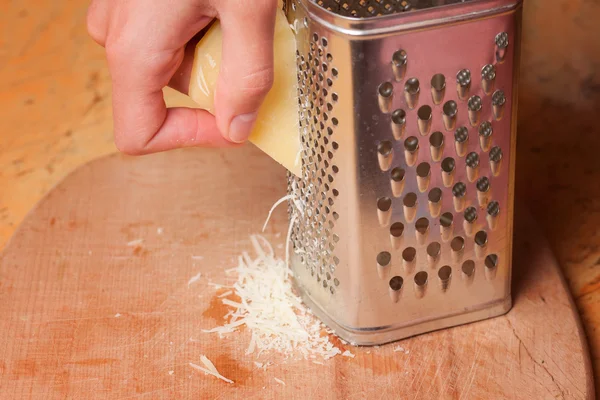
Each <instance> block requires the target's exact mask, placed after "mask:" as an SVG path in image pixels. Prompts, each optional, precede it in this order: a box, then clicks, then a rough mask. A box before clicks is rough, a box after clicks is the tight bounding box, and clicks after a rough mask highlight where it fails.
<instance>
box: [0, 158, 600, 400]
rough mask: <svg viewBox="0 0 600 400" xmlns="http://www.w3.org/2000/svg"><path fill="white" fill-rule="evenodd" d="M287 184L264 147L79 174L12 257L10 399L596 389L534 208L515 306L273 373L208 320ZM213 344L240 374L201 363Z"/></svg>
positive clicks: (438, 395) (122, 162) (218, 359)
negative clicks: (196, 366) (206, 369)
mask: <svg viewBox="0 0 600 400" xmlns="http://www.w3.org/2000/svg"><path fill="white" fill-rule="evenodd" d="M216 166H218V167H216ZM283 182H285V174H284V172H283V171H282V170H281V168H279V167H278V166H277V164H276V163H275V162H274V161H272V160H271V159H269V158H268V157H267V156H265V155H264V154H262V153H260V152H259V151H258V150H255V149H253V148H251V147H246V148H243V149H236V150H231V151H217V150H184V151H175V152H170V153H165V154H158V155H153V156H147V157H142V158H127V157H123V156H110V157H106V158H102V159H100V160H98V161H94V162H92V163H90V164H87V165H85V166H84V167H82V168H80V169H78V170H77V171H76V172H74V173H73V174H72V175H70V176H69V177H67V179H66V180H65V181H63V182H62V183H60V184H59V185H58V186H57V187H56V188H55V189H54V190H52V191H51V192H50V194H48V195H47V196H46V197H45V198H44V199H43V200H42V202H41V203H40V204H39V205H38V206H37V207H36V208H35V209H34V210H33V211H32V212H31V213H30V214H29V216H28V217H27V218H26V219H25V221H24V222H23V223H22V225H21V226H20V228H19V229H18V230H17V232H16V234H15V236H14V237H13V238H12V240H11V241H10V243H9V244H8V246H7V248H6V250H5V251H4V253H3V254H2V255H1V256H0V285H1V286H0V332H2V333H3V334H2V336H1V337H0V349H2V350H0V351H1V352H2V354H3V357H2V359H1V360H0V389H1V390H0V398H3V399H4V398H6V399H9V398H10V399H15V398H18V399H30V398H31V399H37V398H44V399H47V400H49V399H62V398H70V399H107V398H111V399H113V398H114V399H116V398H152V399H175V398H176V399H198V398H202V399H204V398H207V399H208V398H225V399H242V398H243V399H264V398H282V399H305V398H310V399H367V398H381V399H399V398H415V399H490V398H493V399H556V398H559V399H589V398H593V385H592V374H591V368H590V361H589V357H588V352H587V346H586V342H585V340H584V338H583V335H582V330H581V327H580V324H579V318H578V316H577V314H576V312H575V311H574V306H573V303H572V301H571V298H570V295H569V293H568V290H567V288H566V286H565V284H564V282H563V280H562V279H561V277H560V272H559V269H558V266H557V263H556V260H555V259H554V257H553V255H552V252H551V251H550V250H549V248H548V244H547V242H546V241H545V240H544V239H543V237H542V236H541V234H540V232H539V231H538V230H537V229H536V228H535V223H534V222H533V220H532V219H531V217H530V216H529V215H528V214H527V213H526V212H524V211H523V210H522V209H520V210H519V211H518V212H519V214H518V217H519V218H518V219H517V221H518V222H517V229H516V232H517V235H516V241H515V243H516V248H515V261H514V271H515V273H514V279H515V281H514V286H513V287H514V289H513V291H514V308H513V309H512V310H511V311H510V312H509V313H508V314H507V315H506V316H502V317H498V318H495V319H491V320H487V321H482V322H480V323H474V324H470V325H465V326H461V327H457V328H453V329H448V330H444V331H439V332H434V333H431V334H427V335H422V336H418V337H416V338H411V339H407V340H403V341H401V342H398V343H395V344H390V345H386V346H381V347H378V348H372V347H363V348H353V347H351V346H348V347H346V346H343V345H341V344H340V346H341V347H342V349H343V350H344V349H349V350H351V351H352V352H353V353H355V354H356V357H355V358H348V357H341V356H338V357H336V358H334V359H332V360H330V361H327V362H325V365H317V364H314V363H312V362H310V361H293V360H287V361H285V360H283V359H282V357H281V356H277V355H275V356H274V357H272V358H271V357H269V358H267V359H270V360H272V361H275V362H276V365H274V366H271V367H269V368H268V370H267V372H264V371H262V370H260V369H257V368H256V367H255V366H254V364H253V360H254V358H251V357H248V356H245V355H244V351H245V349H246V347H247V345H248V341H249V335H248V332H245V331H242V332H241V333H240V334H236V335H233V336H228V337H226V338H224V339H219V338H218V336H217V335H213V334H207V333H202V332H201V330H202V329H207V328H211V327H213V326H215V325H216V324H220V323H222V317H223V316H224V314H225V313H226V311H227V309H226V307H224V306H223V305H222V304H220V299H219V298H218V297H217V296H218V295H219V294H220V292H219V291H216V290H215V289H214V288H213V287H211V286H210V285H209V282H211V281H212V282H217V283H218V282H225V281H226V276H225V272H224V270H225V269H226V268H228V267H231V266H234V265H235V264H236V261H235V260H236V257H237V255H238V254H240V253H241V251H243V250H249V249H250V244H249V240H248V239H249V235H250V234H252V233H256V232H258V231H259V229H260V227H261V226H262V223H263V219H264V217H265V214H266V212H267V211H268V210H269V208H270V206H271V204H272V203H273V202H274V201H275V200H277V199H278V198H279V197H281V196H282V195H283V194H284V189H283V188H284V185H283ZM286 229H287V216H286V214H285V211H284V210H283V209H281V210H279V211H277V212H276V213H275V214H274V216H273V219H272V222H271V224H270V229H269V231H268V232H267V237H269V238H270V240H271V241H272V242H273V243H274V244H275V247H276V248H278V249H280V250H278V251H279V254H280V255H281V256H283V254H282V253H283V250H281V248H282V247H283V246H282V245H283V241H284V239H283V238H284V236H285V232H286ZM277 233H280V234H281V233H283V234H281V235H280V236H279V237H278V236H277V235H276V234H277ZM136 240H137V241H138V242H137V244H135V245H132V244H131V242H132V241H136ZM194 256H196V257H194ZM197 256H202V257H203V259H202V260H199V259H198V257H197ZM198 272H201V273H202V277H201V278H200V279H199V280H198V281H197V282H195V283H192V284H191V285H190V284H189V283H188V282H189V280H190V278H191V277H192V276H194V275H196V274H197V273H198ZM479 272H481V271H479ZM334 340H335V339H334ZM336 342H337V340H336ZM398 345H400V346H402V347H403V348H404V349H406V350H407V352H394V349H395V347H396V346H398ZM201 354H205V355H207V356H208V357H209V358H210V359H211V360H213V361H214V362H215V364H216V366H217V368H218V369H219V370H220V371H221V373H222V374H223V375H225V376H227V377H228V378H230V379H232V380H234V381H235V384H234V385H229V384H227V383H225V382H222V381H219V380H217V379H215V378H213V377H210V376H206V375H204V374H202V373H199V372H197V371H195V370H193V369H192V368H191V367H190V366H189V362H194V363H198V362H199V358H200V355H201ZM263 361H264V359H263ZM170 371H172V372H170ZM274 378H278V379H281V380H282V381H284V382H285V386H283V385H281V384H279V383H277V382H276V381H275V379H274Z"/></svg>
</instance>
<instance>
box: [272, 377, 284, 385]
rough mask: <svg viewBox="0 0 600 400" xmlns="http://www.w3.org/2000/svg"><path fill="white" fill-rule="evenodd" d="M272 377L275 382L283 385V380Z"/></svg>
mask: <svg viewBox="0 0 600 400" xmlns="http://www.w3.org/2000/svg"><path fill="white" fill-rule="evenodd" d="M273 379H275V382H277V383H279V384H282V385H283V386H285V382H284V381H282V380H281V379H279V378H273Z"/></svg>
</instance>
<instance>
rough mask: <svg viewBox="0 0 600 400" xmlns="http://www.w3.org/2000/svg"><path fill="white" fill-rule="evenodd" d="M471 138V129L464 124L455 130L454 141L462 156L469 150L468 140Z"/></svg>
mask: <svg viewBox="0 0 600 400" xmlns="http://www.w3.org/2000/svg"><path fill="white" fill-rule="evenodd" d="M468 140H469V131H468V129H467V128H465V127H464V126H461V127H459V128H458V129H457V130H456V131H455V132H454V141H455V147H456V154H457V155H458V156H459V157H462V156H464V155H465V153H466V152H467V141H468Z"/></svg>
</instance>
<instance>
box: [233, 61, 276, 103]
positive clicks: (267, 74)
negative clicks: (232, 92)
mask: <svg viewBox="0 0 600 400" xmlns="http://www.w3.org/2000/svg"><path fill="white" fill-rule="evenodd" d="M273 80H274V70H273V67H272V66H264V67H262V68H258V69H254V70H253V71H250V72H249V73H247V74H246V75H244V76H243V77H242V78H241V82H240V85H239V88H238V90H239V91H240V92H241V93H242V94H244V95H246V96H252V97H262V96H265V95H266V94H267V93H268V92H269V90H271V88H272V87H273Z"/></svg>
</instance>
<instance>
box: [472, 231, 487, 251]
mask: <svg viewBox="0 0 600 400" xmlns="http://www.w3.org/2000/svg"><path fill="white" fill-rule="evenodd" d="M487 242H488V235H487V232H485V231H479V232H477V233H476V234H475V244H476V245H477V246H478V247H480V248H483V247H485V246H486V245H487Z"/></svg>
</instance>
